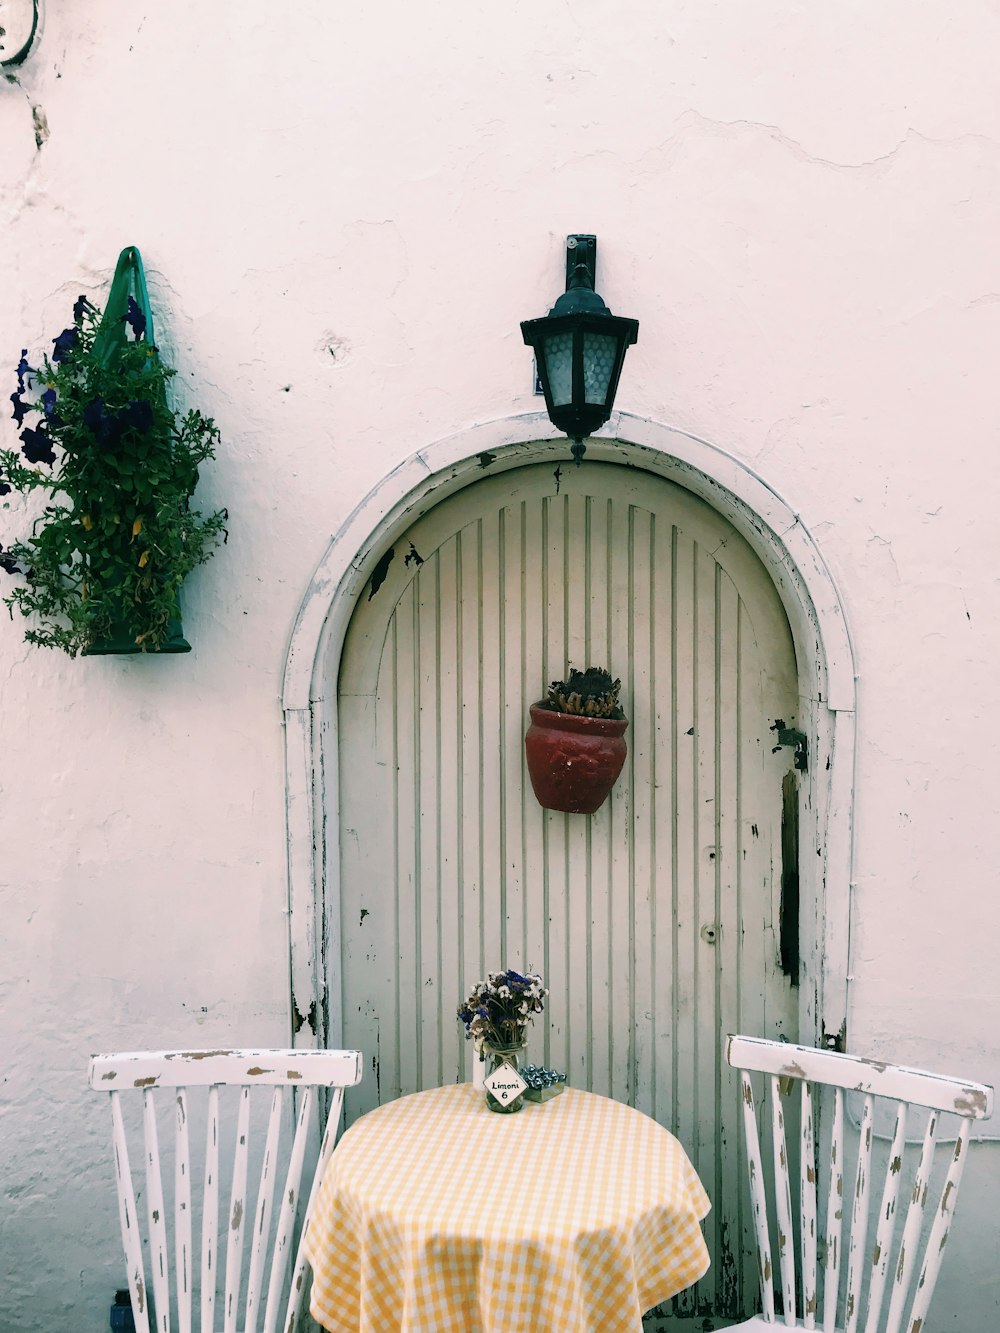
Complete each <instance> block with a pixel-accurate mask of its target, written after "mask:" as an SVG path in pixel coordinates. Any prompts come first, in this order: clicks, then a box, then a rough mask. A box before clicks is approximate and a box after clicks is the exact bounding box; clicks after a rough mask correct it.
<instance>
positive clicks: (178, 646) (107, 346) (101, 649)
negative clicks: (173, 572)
mask: <svg viewBox="0 0 1000 1333" xmlns="http://www.w3.org/2000/svg"><path fill="white" fill-rule="evenodd" d="M130 297H131V298H132V300H133V301H135V303H136V305H137V306H138V307H139V310H140V312H141V313H142V315H143V316H144V318H145V320H146V334H145V337H146V342H147V343H148V344H149V347H150V348H151V349H152V354H153V358H155V357H156V355H157V354H156V343H155V339H154V337H153V311H152V308H151V306H150V304H149V292H148V291H147V289H146V274H145V271H144V270H143V267H142V255H140V253H139V251H138V250H137V249H136V247H135V246H134V245H129V246H126V247H125V249H124V250H123V251H122V252H121V254H120V255H119V256H118V264H117V266H116V267H115V276H114V278H113V279H112V281H111V291H110V292H109V294H108V301H107V305H106V306H105V307H104V314H103V316H102V318H101V323H100V327H99V328H98V331H97V336H96V337H95V339H94V347H93V356H94V358H95V360H96V361H97V362H98V363H99V364H100V365H102V366H108V365H110V364H111V362H112V360H113V359H114V357H115V356H116V355H117V354H118V353H119V352H120V350H121V348H122V347H123V346H124V345H125V342H126V339H127V334H126V332H125V327H126V325H125V317H126V315H127V313H128V303H129V298H130ZM143 651H146V652H149V651H150V650H149V649H145V650H144V649H143V648H142V646H141V644H137V643H136V642H135V636H134V634H132V633H131V632H130V630H129V628H128V626H127V625H124V624H123V625H120V626H118V627H116V628H115V629H114V630H113V631H112V633H111V634H110V635H109V637H108V638H106V639H99V640H96V641H95V642H94V643H92V644H90V646H89V647H87V648H84V649H82V650H81V654H80V655H81V656H82V657H97V656H107V655H109V654H119V655H120V654H131V653H142V652H143ZM154 651H156V652H160V653H189V652H190V651H191V645H190V644H189V643H188V641H187V639H185V637H184V633H183V630H182V627H181V621H180V604H179V602H178V615H177V618H176V619H175V620H171V621H170V622H169V624H168V626H167V633H166V638H165V639H164V641H163V643H162V645H161V646H160V647H159V648H158V649H156V650H154Z"/></svg>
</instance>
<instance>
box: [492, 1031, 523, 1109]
mask: <svg viewBox="0 0 1000 1333" xmlns="http://www.w3.org/2000/svg"><path fill="white" fill-rule="evenodd" d="M524 1052H525V1044H524V1042H521V1043H520V1044H518V1045H515V1046H484V1047H483V1054H484V1055H485V1057H486V1105H487V1106H488V1107H489V1108H490V1110H491V1111H497V1112H499V1113H500V1114H501V1115H510V1114H511V1113H512V1112H514V1111H520V1109H521V1107H522V1106H523V1105H524V1093H525V1091H526V1089H527V1084H526V1083H525V1082H524V1079H522V1078H521V1076H520V1074H519V1073H518V1070H519V1069H520V1067H521V1065H523V1064H524V1063H525V1054H524ZM508 1071H509V1072H508ZM494 1075H496V1076H497V1077H496V1078H495V1079H494V1078H493V1076H494ZM491 1082H492V1083H493V1085H494V1086H493V1087H492V1088H491V1086H490V1085H491ZM518 1085H520V1087H518Z"/></svg>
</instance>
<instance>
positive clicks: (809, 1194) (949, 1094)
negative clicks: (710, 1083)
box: [726, 1037, 993, 1333]
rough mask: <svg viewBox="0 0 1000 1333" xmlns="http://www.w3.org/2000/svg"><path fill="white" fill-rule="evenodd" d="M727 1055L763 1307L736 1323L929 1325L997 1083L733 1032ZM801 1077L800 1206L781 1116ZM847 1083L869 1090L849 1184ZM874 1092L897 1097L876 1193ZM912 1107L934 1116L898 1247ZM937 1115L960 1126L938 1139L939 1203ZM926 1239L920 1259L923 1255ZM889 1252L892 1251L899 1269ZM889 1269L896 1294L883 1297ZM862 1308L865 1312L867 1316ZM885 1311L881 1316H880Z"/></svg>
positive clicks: (838, 1328)
mask: <svg viewBox="0 0 1000 1333" xmlns="http://www.w3.org/2000/svg"><path fill="white" fill-rule="evenodd" d="M726 1058H727V1060H728V1061H729V1064H730V1065H731V1066H733V1068H735V1069H737V1070H739V1072H740V1086H741V1095H742V1103H743V1123H744V1130H745V1139H746V1150H747V1169H748V1175H749V1180H750V1200H751V1210H752V1215H753V1224H754V1231H755V1234H756V1239H757V1251H758V1258H759V1262H760V1279H761V1295H762V1303H763V1307H764V1310H763V1314H762V1315H760V1316H758V1317H755V1318H753V1319H750V1320H748V1321H747V1322H745V1323H742V1324H738V1325H736V1328H737V1329H743V1330H752V1329H756V1330H764V1329H768V1328H774V1326H775V1325H776V1324H779V1323H780V1324H781V1325H782V1326H784V1327H787V1328H799V1329H816V1328H822V1330H823V1333H921V1330H925V1333H926V1329H925V1320H926V1317H927V1309H928V1306H929V1304H930V1300H931V1296H932V1295H933V1292H934V1285H935V1282H936V1281H937V1276H938V1271H939V1269H940V1266H941V1255H942V1251H943V1250H944V1247H945V1243H946V1242H947V1239H948V1232H949V1228H950V1226H951V1219H952V1215H953V1213H954V1211H955V1202H956V1199H957V1197H958V1187H959V1182H960V1180H961V1176H962V1171H963V1169H964V1166H965V1159H966V1156H967V1147H968V1141H969V1127H970V1124H971V1122H972V1120H974V1119H983V1118H985V1117H987V1116H989V1115H990V1114H992V1110H993V1089H992V1088H990V1087H988V1086H986V1085H984V1084H979V1083H966V1082H962V1081H960V1080H958V1079H953V1078H942V1077H940V1076H938V1075H936V1074H928V1073H923V1072H921V1071H920V1070H916V1069H906V1068H904V1067H902V1066H895V1065H887V1064H883V1063H881V1062H878V1061H874V1060H865V1059H861V1058H859V1057H858V1056H854V1055H840V1054H838V1053H836V1052H833V1051H823V1050H814V1049H813V1048H812V1047H809V1046H795V1045H792V1044H790V1043H787V1042H776V1041H765V1040H763V1039H762V1038H757V1037H730V1038H729V1040H728V1043H727V1047H726ZM753 1072H756V1073H759V1074H763V1075H764V1076H765V1079H764V1088H765V1089H766V1093H765V1096H764V1097H761V1098H758V1097H757V1096H756V1094H755V1092H754V1087H753V1081H752V1079H751V1077H750V1075H751V1073H753ZM796 1085H798V1097H797V1099H795V1100H797V1102H798V1105H797V1107H796V1108H795V1109H796V1110H797V1113H798V1116H799V1119H800V1133H799V1136H798V1137H799V1154H798V1155H799V1167H800V1170H799V1176H798V1195H799V1198H798V1209H797V1215H795V1213H796V1210H795V1209H793V1199H792V1195H793V1184H792V1181H793V1176H792V1172H791V1171H790V1168H789V1152H788V1145H787V1142H786V1134H785V1122H786V1118H787V1116H788V1115H789V1114H791V1108H792V1107H793V1105H794V1102H793V1101H792V1098H793V1097H794V1090H795V1086H796ZM824 1089H828V1090H829V1091H828V1092H827V1093H826V1094H825V1095H826V1096H827V1097H828V1099H829V1105H828V1106H825V1107H823V1108H822V1110H821V1097H822V1096H823V1095H824ZM845 1092H854V1093H859V1094H861V1096H862V1099H863V1100H862V1107H861V1113H860V1126H859V1130H858V1153H857V1168H856V1171H855V1173H854V1176H853V1190H851V1188H850V1187H851V1183H852V1182H851V1179H850V1177H848V1176H847V1174H846V1163H845V1160H844V1154H845V1132H844V1119H845V1112H844V1094H845ZM876 1099H886V1100H887V1101H888V1102H889V1103H890V1104H893V1103H894V1104H895V1122H894V1129H893V1131H892V1139H891V1146H890V1147H889V1149H888V1152H887V1154H886V1158H887V1162H886V1173H885V1180H884V1183H883V1185H882V1192H881V1195H880V1196H879V1197H878V1199H877V1200H876V1199H875V1194H874V1191H873V1189H872V1186H873V1185H874V1181H872V1180H871V1179H870V1177H871V1173H872V1159H873V1140H874V1139H875V1138H876V1133H875V1116H876ZM765 1100H766V1101H767V1102H769V1104H770V1108H771V1114H770V1119H771V1131H772V1137H771V1144H772V1149H771V1156H772V1161H771V1167H772V1169H771V1172H770V1177H771V1185H772V1189H771V1190H770V1191H769V1190H768V1188H767V1182H766V1179H765V1172H764V1165H763V1154H762V1151H761V1142H760V1135H759V1133H758V1123H757V1121H758V1114H760V1115H762V1116H763V1111H762V1109H761V1104H762V1103H763V1102H764V1101H765ZM910 1107H920V1108H925V1109H926V1110H927V1112H928V1117H927V1124H926V1129H925V1132H924V1136H923V1144H922V1147H921V1150H920V1154H919V1160H918V1161H917V1163H916V1164H915V1167H914V1169H913V1173H912V1180H911V1182H910V1187H909V1191H908V1196H907V1195H903V1196H902V1197H904V1198H906V1197H908V1198H909V1205H908V1207H907V1210H906V1219H905V1222H904V1224H903V1230H902V1236H901V1238H900V1241H899V1243H898V1245H896V1246H895V1248H894V1240H895V1224H896V1206H897V1203H898V1202H899V1200H900V1197H901V1191H902V1181H903V1177H904V1174H905V1173H906V1167H905V1160H906V1151H905V1150H906V1138H907V1136H906V1127H907V1113H908V1109H909V1108H910ZM786 1108H788V1109H787V1111H786ZM941 1112H950V1113H952V1114H953V1115H957V1116H959V1117H960V1127H959V1130H958V1135H957V1138H956V1140H955V1142H954V1146H953V1147H952V1144H951V1141H950V1140H949V1141H948V1142H947V1143H942V1144H941V1151H942V1154H943V1155H944V1156H946V1158H947V1159H948V1162H947V1169H946V1171H945V1170H944V1167H943V1166H942V1172H943V1174H944V1181H943V1184H942V1186H941V1189H940V1191H939V1193H938V1196H937V1203H936V1205H935V1207H934V1210H933V1212H930V1211H929V1210H928V1203H929V1200H930V1199H931V1198H932V1197H933V1196H932V1192H931V1189H930V1186H931V1175H932V1170H933V1165H934V1157H935V1148H936V1147H937V1136H938V1120H939V1116H940V1114H941ZM821 1119H822V1120H823V1122H824V1128H823V1131H822V1132H820V1131H819V1130H818V1128H817V1126H818V1124H819V1122H820V1120H821ZM824 1147H825V1148H826V1152H825V1153H824ZM824 1160H825V1161H826V1162H827V1163H828V1164H829V1169H828V1172H827V1173H826V1174H825V1176H824V1175H823V1174H822V1173H821V1171H820V1163H821V1162H822V1161H824ZM845 1185H846V1186H847V1188H845ZM823 1188H825V1192H826V1198H827V1208H826V1229H825V1233H824V1235H823V1236H822V1237H819V1236H818V1235H817V1218H818V1216H819V1207H820V1202H821V1199H822V1193H821V1189H823ZM849 1195H850V1196H851V1224H850V1238H849V1242H848V1252H847V1280H846V1283H842V1281H841V1272H842V1264H841V1254H842V1226H843V1211H844V1208H845V1206H846V1200H847V1198H848V1196H849ZM873 1202H874V1203H875V1206H876V1208H877V1214H876V1215H877V1218H878V1221H877V1224H876V1229H875V1238H874V1242H873V1243H869V1238H868V1232H869V1216H870V1214H871V1212H872V1203H873ZM925 1223H926V1225H925ZM772 1230H773V1232H774V1233H775V1236H776V1240H777V1253H778V1273H779V1275H780V1284H779V1286H778V1290H779V1291H780V1293H781V1304H782V1313H781V1314H780V1315H778V1314H776V1313H775V1307H776V1303H775V1287H774V1285H773V1284H774V1277H775V1265H774V1262H773V1258H772V1256H773V1254H774V1250H773V1249H772V1246H771V1240H770V1236H771V1233H772ZM796 1233H797V1237H796ZM924 1233H926V1234H924ZM922 1237H923V1247H922V1256H921V1257H920V1262H919V1264H918V1262H917V1260H918V1251H920V1248H921V1247H920V1241H921V1238H922ZM796 1238H797V1244H796ZM820 1241H821V1242H822V1250H821V1251H820V1249H819V1242H820ZM796 1251H798V1259H799V1262H798V1265H796ZM818 1255H819V1256H820V1257H821V1258H822V1273H823V1282H822V1300H823V1310H822V1324H819V1323H817V1320H818V1318H819V1300H820V1287H819V1282H818V1276H817V1259H818ZM890 1256H893V1263H892V1267H891V1268H890ZM917 1273H919V1277H918V1278H917V1281H916V1285H915V1286H914V1283H913V1278H914V1275H915V1274H917ZM890 1274H891V1295H890V1296H889V1300H888V1305H886V1299H885V1298H886V1286H887V1281H888V1280H889V1278H890ZM842 1286H843V1288H844V1289H843V1290H841V1288H842ZM863 1307H864V1311H865V1318H864V1322H863V1323H862V1322H861V1314H862V1308H863ZM904 1311H905V1312H906V1313H905V1316H904ZM883 1316H884V1323H883V1322H881V1321H882V1319H883Z"/></svg>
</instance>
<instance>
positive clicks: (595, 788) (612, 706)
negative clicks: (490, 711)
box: [524, 667, 628, 815]
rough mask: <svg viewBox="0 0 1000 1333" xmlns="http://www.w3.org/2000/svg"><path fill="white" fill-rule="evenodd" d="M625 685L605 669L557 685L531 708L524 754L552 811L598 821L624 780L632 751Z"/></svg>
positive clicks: (546, 806) (594, 669)
mask: <svg viewBox="0 0 1000 1333" xmlns="http://www.w3.org/2000/svg"><path fill="white" fill-rule="evenodd" d="M620 689H621V681H620V680H614V679H612V677H611V673H610V672H608V671H605V670H604V668H603V667H588V668H587V669H586V671H574V670H573V669H572V668H570V673H569V675H568V676H567V678H566V679H565V680H554V681H553V682H552V684H551V685H550V686H549V691H548V695H547V697H546V698H545V699H540V700H539V701H538V703H534V704H532V705H531V709H530V712H531V725H530V726H529V727H528V730H527V733H526V735H525V737H524V753H525V759H526V761H527V765H528V776H529V777H530V778H531V786H532V789H533V791H534V793H535V796H536V798H537V800H538V803H539V805H541V806H542V807H543V808H544V809H546V810H561V811H563V812H565V813H566V814H571V815H592V814H593V813H594V812H595V811H596V810H599V809H600V807H601V806H602V805H603V804H604V801H605V800H606V798H607V795H608V793H609V792H610V791H611V788H612V787H613V786H614V784H615V782H616V781H617V780H618V775H619V774H620V773H621V771H622V767H623V765H624V763H625V756H626V754H627V753H628V747H627V746H626V744H625V730H626V728H627V727H628V719H627V718H626V717H625V714H624V713H623V712H622V709H621V705H620V704H619V702H618V692H619V690H620Z"/></svg>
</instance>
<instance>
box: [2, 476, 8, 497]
mask: <svg viewBox="0 0 1000 1333" xmlns="http://www.w3.org/2000/svg"><path fill="white" fill-rule="evenodd" d="M0 495H10V482H9V481H4V479H3V477H0Z"/></svg>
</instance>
